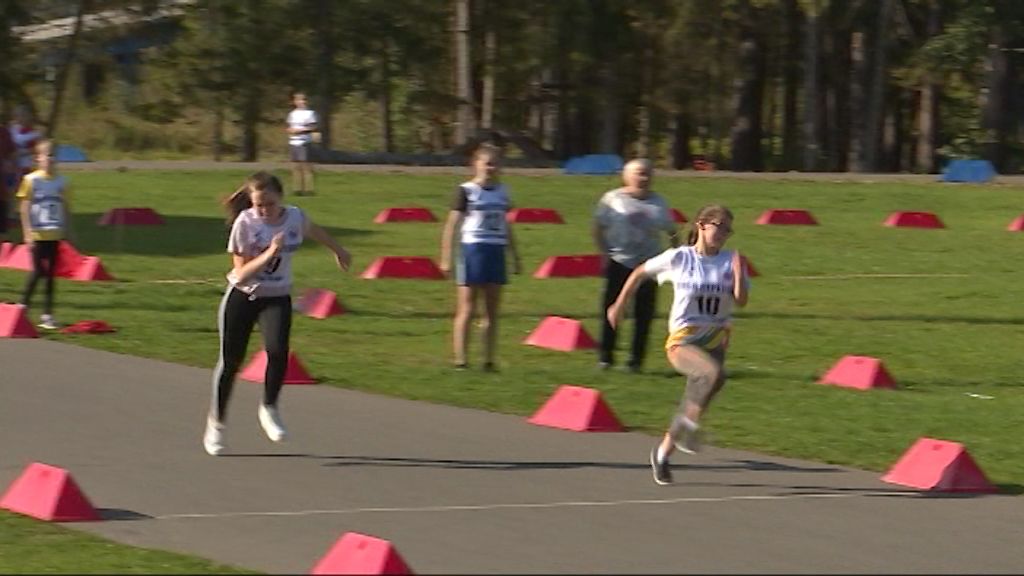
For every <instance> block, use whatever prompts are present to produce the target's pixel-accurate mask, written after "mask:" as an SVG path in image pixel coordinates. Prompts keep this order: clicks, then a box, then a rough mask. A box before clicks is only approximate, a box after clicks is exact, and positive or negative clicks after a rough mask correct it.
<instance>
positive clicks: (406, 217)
mask: <svg viewBox="0 0 1024 576" xmlns="http://www.w3.org/2000/svg"><path fill="white" fill-rule="evenodd" d="M373 221H374V222H375V223H377V224H383V223H385V222H437V217H435V216H434V213H433V212H431V211H430V210H428V209H426V208H408V207H406V208H385V209H384V210H381V211H380V212H379V213H378V214H377V216H376V217H375V218H374V219H373Z"/></svg>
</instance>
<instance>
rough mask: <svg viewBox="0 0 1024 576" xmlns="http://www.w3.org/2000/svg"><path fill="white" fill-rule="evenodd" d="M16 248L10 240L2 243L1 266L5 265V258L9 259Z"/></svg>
mask: <svg viewBox="0 0 1024 576" xmlns="http://www.w3.org/2000/svg"><path fill="white" fill-rule="evenodd" d="M11 250H14V244H11V243H10V242H3V243H0V266H3V264H4V260H7V256H8V255H9V254H10V253H11Z"/></svg>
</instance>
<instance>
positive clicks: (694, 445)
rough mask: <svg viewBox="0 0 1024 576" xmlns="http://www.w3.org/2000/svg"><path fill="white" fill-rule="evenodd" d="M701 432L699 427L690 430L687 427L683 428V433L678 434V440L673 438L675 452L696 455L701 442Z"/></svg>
mask: <svg viewBox="0 0 1024 576" xmlns="http://www.w3.org/2000/svg"><path fill="white" fill-rule="evenodd" d="M703 436H704V434H703V432H702V431H701V429H700V426H696V427H694V428H690V427H687V426H684V427H683V433H682V434H680V437H679V438H674V439H673V443H674V444H675V446H676V450H679V451H680V452H682V453H684V454H696V453H697V452H700V449H701V445H702V444H703V443H704V442H703Z"/></svg>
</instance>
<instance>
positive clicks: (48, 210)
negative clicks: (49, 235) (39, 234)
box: [29, 199, 64, 229]
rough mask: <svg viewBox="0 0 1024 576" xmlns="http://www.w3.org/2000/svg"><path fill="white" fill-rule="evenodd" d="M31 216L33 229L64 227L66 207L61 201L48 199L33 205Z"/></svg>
mask: <svg viewBox="0 0 1024 576" xmlns="http://www.w3.org/2000/svg"><path fill="white" fill-rule="evenodd" d="M29 215H30V216H31V218H30V219H29V220H30V221H31V222H32V227H33V228H42V229H54V228H61V227H63V225H64V205H63V203H62V202H61V201H60V199H47V200H43V201H42V202H36V203H34V204H32V208H31V211H30V214H29Z"/></svg>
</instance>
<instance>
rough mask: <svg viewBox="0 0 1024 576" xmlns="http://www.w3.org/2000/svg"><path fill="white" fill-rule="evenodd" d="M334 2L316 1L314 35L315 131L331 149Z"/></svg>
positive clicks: (326, 0) (330, 0) (321, 142)
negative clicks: (316, 45)
mask: <svg viewBox="0 0 1024 576" xmlns="http://www.w3.org/2000/svg"><path fill="white" fill-rule="evenodd" d="M334 3H335V0H318V1H317V23H316V33H317V39H318V43H319V44H320V50H318V51H317V104H318V106H317V109H316V115H317V120H319V122H318V123H317V129H318V130H319V131H320V145H321V146H323V147H324V148H325V149H328V150H330V149H331V142H332V134H331V116H332V115H333V108H334V76H335V74H334V54H335V51H336V49H335V42H334V28H333V21H334V17H333V11H334V10H333V7H334Z"/></svg>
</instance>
